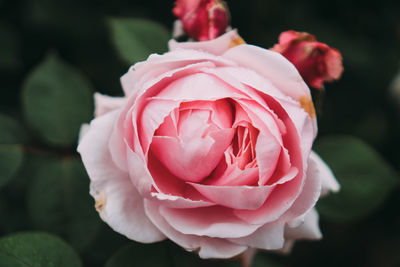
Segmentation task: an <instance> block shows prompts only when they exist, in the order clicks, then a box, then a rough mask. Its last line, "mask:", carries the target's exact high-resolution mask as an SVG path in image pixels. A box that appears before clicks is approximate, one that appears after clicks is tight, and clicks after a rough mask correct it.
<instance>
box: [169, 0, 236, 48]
mask: <svg viewBox="0 0 400 267" xmlns="http://www.w3.org/2000/svg"><path fill="white" fill-rule="evenodd" d="M172 12H173V13H174V15H175V16H176V17H178V18H179V19H180V20H181V21H182V24H183V29H184V31H185V32H186V34H187V35H189V36H190V37H192V38H194V39H196V40H198V41H207V40H212V39H215V38H217V37H218V36H220V35H222V34H223V33H225V31H226V28H227V27H228V25H229V11H228V8H227V5H226V3H225V2H224V1H221V0H177V1H176V2H175V7H174V9H173V10H172Z"/></svg>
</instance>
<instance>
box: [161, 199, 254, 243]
mask: <svg viewBox="0 0 400 267" xmlns="http://www.w3.org/2000/svg"><path fill="white" fill-rule="evenodd" d="M159 211H160V213H161V215H162V216H163V217H164V218H165V220H166V221H167V222H168V224H170V225H171V226H172V227H173V228H174V229H175V230H177V231H179V232H181V233H183V234H193V235H197V236H208V237H218V238H237V237H242V236H247V235H249V234H251V233H253V232H254V231H256V230H257V229H258V228H259V227H260V226H261V225H257V224H248V223H247V222H244V221H242V220H240V219H238V218H237V217H236V216H235V215H234V214H233V213H232V211H231V210H230V209H227V208H223V207H219V206H215V207H206V208H197V209H171V208H167V207H164V206H161V207H160V210H159Z"/></svg>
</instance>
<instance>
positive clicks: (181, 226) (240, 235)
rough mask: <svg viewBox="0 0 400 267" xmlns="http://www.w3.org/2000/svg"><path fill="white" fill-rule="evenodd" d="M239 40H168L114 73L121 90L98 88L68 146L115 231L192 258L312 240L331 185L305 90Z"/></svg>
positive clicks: (286, 65) (281, 66)
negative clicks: (107, 92) (164, 48)
mask: <svg viewBox="0 0 400 267" xmlns="http://www.w3.org/2000/svg"><path fill="white" fill-rule="evenodd" d="M239 40H241V39H240V37H239V36H238V35H237V33H236V31H231V32H228V33H226V34H224V35H223V36H221V37H219V38H217V39H214V40H211V41H207V42H193V43H191V42H187V43H177V42H175V41H173V40H171V41H170V43H169V47H170V52H168V53H165V54H163V55H156V54H153V55H151V56H150V57H149V58H148V59H147V60H146V61H145V62H140V63H137V64H135V65H134V66H133V67H131V68H130V69H129V71H128V73H126V74H125V75H124V76H123V77H122V78H121V81H122V86H123V89H124V92H125V97H123V98H112V97H107V96H103V95H100V94H96V98H95V100H96V118H95V119H94V120H93V121H92V122H91V123H90V126H88V127H85V128H83V129H84V130H83V132H82V137H81V140H80V144H79V147H78V151H79V152H80V154H81V156H82V159H83V162H84V164H85V167H86V169H87V172H88V174H89V177H90V179H91V184H90V193H91V195H92V196H93V197H94V199H95V200H96V208H97V210H98V212H99V213H100V216H101V218H102V219H103V220H104V221H105V222H107V223H108V224H109V225H110V226H111V227H112V228H113V229H114V230H115V231H117V232H119V233H121V234H123V235H125V236H127V237H128V238H130V239H133V240H136V241H139V242H144V243H151V242H156V241H160V240H163V239H165V238H169V239H171V240H172V241H174V242H175V243H177V244H178V245H180V246H182V247H183V248H185V249H187V250H189V251H197V252H198V253H199V255H200V257H202V258H230V257H233V256H235V255H238V254H241V253H243V252H245V251H247V250H249V249H250V250H254V249H267V250H284V251H287V250H288V249H289V248H290V246H291V244H292V243H293V242H294V240H297V239H318V238H320V237H321V233H320V230H319V227H318V214H317V212H316V210H315V209H314V205H315V203H316V202H317V200H318V199H319V197H320V196H321V194H325V193H326V192H327V191H328V190H333V191H336V190H338V189H339V185H338V183H337V182H336V180H335V178H334V176H333V174H332V172H331V171H330V170H329V168H328V167H327V166H326V165H325V163H324V162H323V161H322V160H321V159H320V158H319V156H318V155H317V154H315V153H314V152H312V151H311V147H312V144H313V141H314V138H315V136H316V133H317V127H316V119H315V113H314V109H313V103H312V101H311V96H310V91H309V89H308V87H307V86H306V84H305V83H304V81H303V79H302V78H301V77H300V75H299V73H298V72H297V70H296V69H295V67H294V66H293V65H292V64H291V63H290V62H289V61H287V60H286V59H285V58H284V57H283V56H282V55H280V54H279V53H276V52H272V51H269V50H266V49H263V48H260V47H256V46H252V45H246V44H242V45H237V44H238V43H241V42H240V41H239Z"/></svg>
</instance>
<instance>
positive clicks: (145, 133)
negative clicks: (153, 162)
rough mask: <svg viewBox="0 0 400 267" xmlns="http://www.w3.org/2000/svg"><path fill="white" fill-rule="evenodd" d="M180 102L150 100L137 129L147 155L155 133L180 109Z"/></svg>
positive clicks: (139, 119)
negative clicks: (175, 110) (173, 112)
mask: <svg viewBox="0 0 400 267" xmlns="http://www.w3.org/2000/svg"><path fill="white" fill-rule="evenodd" d="M179 104H180V103H179V102H177V101H172V100H154V99H149V100H148V101H147V103H146V106H145V108H144V109H143V111H142V112H141V116H140V117H139V118H138V121H137V122H136V123H137V125H138V126H137V127H138V134H139V140H140V144H141V147H142V150H143V152H144V153H145V154H147V151H148V150H149V146H150V143H151V142H152V139H153V136H154V132H155V131H156V130H157V128H159V127H160V125H161V124H162V123H163V122H164V120H165V118H166V117H167V116H168V115H169V114H170V113H171V112H172V111H173V110H174V109H176V108H178V107H179ZM134 123H135V122H134V121H133V122H132V124H134Z"/></svg>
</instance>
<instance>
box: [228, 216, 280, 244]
mask: <svg viewBox="0 0 400 267" xmlns="http://www.w3.org/2000/svg"><path fill="white" fill-rule="evenodd" d="M284 229H285V222H284V221H282V220H278V221H275V222H271V223H267V224H265V225H263V226H262V227H260V228H259V229H258V230H257V231H255V232H254V233H253V234H251V235H249V236H246V237H241V238H235V239H229V240H230V241H232V242H234V243H237V244H241V245H248V246H249V247H253V248H259V249H267V250H271V249H281V248H282V247H283V245H284V242H285V238H284Z"/></svg>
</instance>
